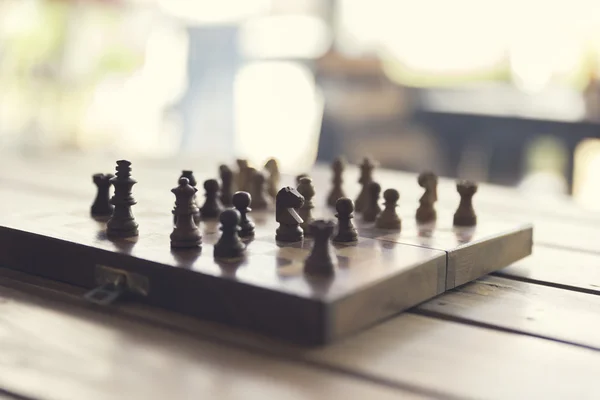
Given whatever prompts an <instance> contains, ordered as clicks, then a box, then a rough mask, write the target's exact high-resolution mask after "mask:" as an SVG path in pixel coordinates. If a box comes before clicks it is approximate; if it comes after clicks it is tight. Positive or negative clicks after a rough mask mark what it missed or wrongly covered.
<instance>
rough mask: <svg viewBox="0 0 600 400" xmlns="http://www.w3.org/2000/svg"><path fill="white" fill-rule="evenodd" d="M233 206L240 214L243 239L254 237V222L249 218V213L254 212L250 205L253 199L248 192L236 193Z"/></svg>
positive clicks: (240, 232)
mask: <svg viewBox="0 0 600 400" xmlns="http://www.w3.org/2000/svg"><path fill="white" fill-rule="evenodd" d="M232 201H233V206H234V207H235V209H236V210H238V212H239V213H240V231H239V235H240V237H242V238H247V237H253V236H254V222H252V220H250V219H249V218H248V215H247V214H248V213H249V212H250V211H252V209H251V208H250V204H251V203H252V197H251V196H250V193H248V192H235V194H234V195H233V198H232Z"/></svg>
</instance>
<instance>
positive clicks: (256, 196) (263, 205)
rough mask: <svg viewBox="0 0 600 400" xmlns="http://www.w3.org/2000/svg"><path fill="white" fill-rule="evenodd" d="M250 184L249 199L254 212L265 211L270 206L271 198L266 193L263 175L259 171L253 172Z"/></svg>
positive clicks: (265, 180) (265, 181)
mask: <svg viewBox="0 0 600 400" xmlns="http://www.w3.org/2000/svg"><path fill="white" fill-rule="evenodd" d="M250 184H251V189H252V190H251V191H250V194H251V197H252V199H253V200H252V204H253V206H254V209H255V210H265V209H267V208H269V206H270V205H271V198H270V197H269V194H268V193H267V189H268V187H267V179H266V178H265V175H264V174H263V173H262V172H260V171H255V172H254V173H253V174H252V180H251V182H250Z"/></svg>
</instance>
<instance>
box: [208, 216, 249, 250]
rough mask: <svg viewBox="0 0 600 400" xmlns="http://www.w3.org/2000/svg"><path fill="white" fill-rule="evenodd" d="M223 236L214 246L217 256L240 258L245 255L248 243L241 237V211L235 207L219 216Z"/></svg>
mask: <svg viewBox="0 0 600 400" xmlns="http://www.w3.org/2000/svg"><path fill="white" fill-rule="evenodd" d="M219 221H220V222H221V227H220V229H221V232H222V233H221V237H220V238H219V241H218V242H217V243H216V244H215V247H214V257H215V258H239V257H242V256H243V255H244V251H245V250H246V245H245V244H244V242H242V240H241V239H240V237H239V235H238V232H239V230H240V227H239V224H240V213H239V212H238V210H236V209H234V208H230V209H228V210H225V211H223V212H222V213H221V215H220V216H219Z"/></svg>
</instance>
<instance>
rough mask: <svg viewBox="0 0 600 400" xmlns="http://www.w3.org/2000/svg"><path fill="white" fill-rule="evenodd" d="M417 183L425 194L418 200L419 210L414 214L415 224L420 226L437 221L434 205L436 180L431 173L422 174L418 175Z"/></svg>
mask: <svg viewBox="0 0 600 400" xmlns="http://www.w3.org/2000/svg"><path fill="white" fill-rule="evenodd" d="M418 183H419V186H421V187H422V188H424V189H425V193H423V196H421V198H420V199H419V208H417V213H416V219H417V222H418V223H420V224H426V223H428V222H433V221H435V220H436V219H437V213H436V211H435V208H434V204H435V202H436V201H437V183H438V178H437V176H435V175H434V174H433V173H432V172H424V173H422V174H420V175H419V178H418Z"/></svg>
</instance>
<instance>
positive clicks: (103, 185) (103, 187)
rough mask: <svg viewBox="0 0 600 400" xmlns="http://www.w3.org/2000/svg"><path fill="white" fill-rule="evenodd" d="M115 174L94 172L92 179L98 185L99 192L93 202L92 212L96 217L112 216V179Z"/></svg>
mask: <svg viewBox="0 0 600 400" xmlns="http://www.w3.org/2000/svg"><path fill="white" fill-rule="evenodd" d="M112 178H114V175H113V174H94V175H93V176H92V180H93V182H94V184H95V185H96V188H97V192H96V198H95V199H94V203H93V204H92V208H91V214H92V217H94V218H106V219H108V218H110V216H111V215H112V213H113V209H114V207H113V205H112V204H110V185H111V183H110V180H111V179H112Z"/></svg>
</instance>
